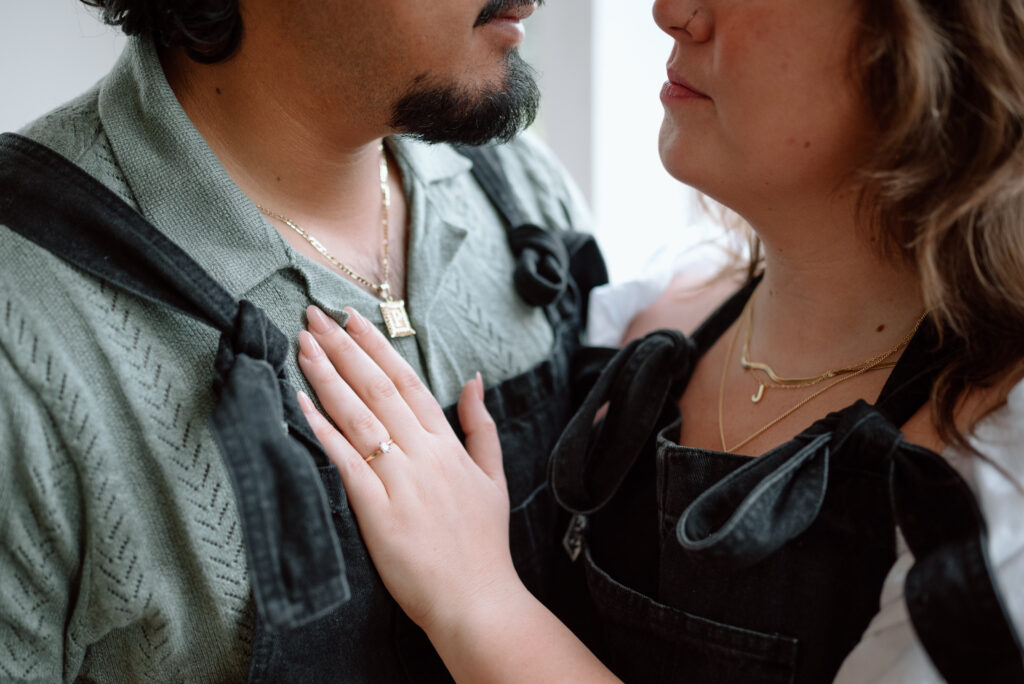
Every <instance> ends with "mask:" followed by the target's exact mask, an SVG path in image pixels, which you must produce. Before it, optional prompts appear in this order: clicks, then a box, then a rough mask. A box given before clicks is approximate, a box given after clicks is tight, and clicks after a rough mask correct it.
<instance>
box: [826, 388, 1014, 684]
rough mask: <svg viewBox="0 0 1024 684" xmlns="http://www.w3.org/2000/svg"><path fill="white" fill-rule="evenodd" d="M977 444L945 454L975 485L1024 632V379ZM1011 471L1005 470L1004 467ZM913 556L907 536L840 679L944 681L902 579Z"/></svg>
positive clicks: (1002, 584) (1008, 602)
mask: <svg viewBox="0 0 1024 684" xmlns="http://www.w3.org/2000/svg"><path fill="white" fill-rule="evenodd" d="M971 443H972V444H973V445H974V447H975V448H977V449H978V451H980V452H981V453H982V454H984V455H985V458H978V457H977V456H973V455H966V454H961V453H958V452H957V451H956V450H954V449H947V450H946V452H945V453H944V454H943V455H944V456H946V457H947V458H948V459H949V460H950V462H951V463H952V464H953V466H954V467H955V468H956V469H957V470H958V471H960V473H961V474H962V475H963V476H964V478H965V479H966V480H967V481H968V482H969V483H970V484H971V487H972V488H973V490H974V493H975V496H976V497H977V498H978V502H979V504H980V505H981V510H982V513H984V515H985V521H986V523H987V525H988V552H989V560H990V561H991V563H992V568H993V573H994V575H995V580H996V584H997V585H998V588H999V591H1000V593H1001V594H1002V597H1003V601H1004V604H1005V606H1006V608H1007V611H1008V612H1009V616H1010V620H1011V622H1012V623H1013V626H1014V628H1015V629H1016V630H1017V634H1018V635H1022V634H1024V491H1022V488H1024V382H1022V383H1020V384H1018V385H1017V386H1016V387H1015V388H1014V389H1013V390H1012V391H1011V392H1010V395H1009V397H1008V398H1007V403H1006V405H1005V406H1003V407H1002V408H1001V409H999V410H998V411H996V412H995V413H993V414H992V415H990V416H988V417H986V418H985V419H984V420H983V421H982V422H981V423H979V425H978V426H977V428H976V430H975V434H974V435H973V436H972V437H971ZM1001 471H1005V472H1001ZM912 564H913V557H912V556H911V554H910V552H909V551H908V550H907V548H906V544H905V543H904V542H903V539H902V537H901V538H900V539H899V556H898V558H897V560H896V563H895V565H894V566H893V568H892V570H891V571H890V572H889V575H888V576H887V577H886V579H885V583H884V585H883V588H882V596H881V605H880V610H879V612H878V614H877V615H875V617H874V619H873V620H872V621H871V624H869V625H868V628H867V630H866V631H865V632H864V636H863V637H862V639H861V641H860V643H859V644H857V646H856V647H855V648H854V649H853V651H852V652H851V653H850V655H849V656H847V658H846V660H845V662H843V665H842V667H841V668H840V670H839V674H838V675H837V676H836V679H835V681H836V682H837V683H840V684H853V683H854V682H856V683H858V684H859V683H861V682H885V683H889V682H892V683H896V682H915V683H917V682H923V683H930V682H941V681H943V680H942V677H941V676H940V675H939V674H938V672H936V670H935V668H934V667H933V666H932V663H931V660H929V658H928V655H927V654H926V653H925V651H924V648H923V647H922V646H921V643H920V642H919V641H918V640H917V637H916V636H915V634H914V629H913V626H912V625H911V623H910V617H909V615H908V614H907V607H906V603H905V602H904V600H903V582H904V579H905V578H906V575H907V571H908V570H909V569H910V566H911V565H912Z"/></svg>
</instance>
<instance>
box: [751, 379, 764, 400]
mask: <svg viewBox="0 0 1024 684" xmlns="http://www.w3.org/2000/svg"><path fill="white" fill-rule="evenodd" d="M763 397H764V385H762V384H761V383H757V392H755V393H754V394H752V395H750V401H752V402H754V403H755V404H756V403H758V402H760V401H761V399H762V398H763Z"/></svg>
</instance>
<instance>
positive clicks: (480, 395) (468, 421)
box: [459, 373, 506, 487]
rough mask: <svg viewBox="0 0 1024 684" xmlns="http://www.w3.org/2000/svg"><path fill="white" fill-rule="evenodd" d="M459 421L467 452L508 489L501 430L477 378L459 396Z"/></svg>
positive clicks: (488, 473) (482, 384)
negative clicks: (502, 463)
mask: <svg viewBox="0 0 1024 684" xmlns="http://www.w3.org/2000/svg"><path fill="white" fill-rule="evenodd" d="M459 422H460V423H461V424H462V430H463V432H465V433H466V451H468V452H469V455H470V456H471V457H472V458H473V461H475V462H476V464H477V465H478V466H479V467H480V469H481V470H483V471H484V472H485V473H487V476H488V477H490V478H491V479H492V480H494V481H495V482H496V483H498V484H500V485H501V486H502V487H505V486H506V485H505V470H504V468H502V465H501V442H499V441H498V428H497V426H496V425H495V424H494V419H493V418H491V414H490V413H488V412H487V407H486V406H484V383H483V380H482V379H481V378H480V374H479V373H477V374H476V377H475V378H473V379H472V380H470V381H469V382H467V383H466V384H465V385H463V386H462V394H461V395H460V396H459Z"/></svg>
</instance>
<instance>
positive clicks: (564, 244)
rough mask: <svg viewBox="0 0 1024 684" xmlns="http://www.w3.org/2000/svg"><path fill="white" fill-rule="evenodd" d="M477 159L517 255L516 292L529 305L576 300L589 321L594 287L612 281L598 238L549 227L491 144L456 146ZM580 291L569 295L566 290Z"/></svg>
mask: <svg viewBox="0 0 1024 684" xmlns="http://www.w3.org/2000/svg"><path fill="white" fill-rule="evenodd" d="M455 149H456V150H457V151H458V152H459V154H461V155H463V156H464V157H466V158H467V159H469V160H470V161H472V162H473V170H472V173H473V177H474V178H476V181H477V183H478V184H479V185H480V187H481V189H483V191H484V193H485V194H486V195H487V197H488V198H489V199H490V200H491V203H492V204H493V205H494V207H495V208H496V209H497V210H498V213H499V214H500V215H501V217H502V220H503V221H504V223H505V230H506V234H507V236H508V244H509V248H510V249H511V250H512V254H513V255H514V256H515V257H516V269H515V273H514V275H513V281H514V283H515V287H516V291H517V292H518V293H519V296H520V297H522V298H523V301H525V302H526V303H527V304H529V305H530V306H549V305H552V304H556V303H559V302H562V301H564V300H566V299H572V300H574V302H572V303H574V304H575V306H574V307H572V306H571V307H570V308H575V309H578V310H579V312H580V317H579V320H581V321H586V320H587V318H586V315H587V311H586V309H587V300H588V299H589V296H590V291H591V290H592V289H593V288H594V287H597V286H598V285H604V284H605V283H607V282H608V270H607V268H606V267H605V263H604V259H603V258H602V257H601V252H600V250H599V249H598V247H597V243H596V242H595V241H594V238H593V236H592V235H590V234H589V233H582V232H578V231H573V230H559V231H554V232H552V231H547V230H544V229H542V228H540V227H539V226H537V225H536V224H534V223H533V222H532V221H530V219H529V217H528V216H527V214H526V212H525V211H523V209H522V207H521V206H520V204H519V201H518V200H517V198H516V195H515V193H514V192H513V191H512V186H511V185H509V182H508V179H507V178H506V177H505V174H504V172H503V171H502V166H501V162H500V160H499V158H498V152H497V150H496V149H495V148H494V146H492V145H484V146H480V147H468V146H463V147H456V148H455ZM568 292H572V293H573V294H574V295H575V296H574V297H571V298H566V297H564V295H566V293H568Z"/></svg>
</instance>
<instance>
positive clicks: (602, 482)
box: [548, 330, 694, 514]
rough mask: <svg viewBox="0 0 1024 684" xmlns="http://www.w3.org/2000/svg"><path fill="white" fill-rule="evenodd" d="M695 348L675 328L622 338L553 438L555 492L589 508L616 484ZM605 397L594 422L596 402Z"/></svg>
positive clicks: (580, 509)
mask: <svg viewBox="0 0 1024 684" xmlns="http://www.w3.org/2000/svg"><path fill="white" fill-rule="evenodd" d="M693 356H694V348H693V345H692V344H691V343H690V341H689V340H688V339H687V338H686V337H685V336H684V335H683V334H682V333H680V332H678V331H674V330H658V331H656V332H653V333H651V334H650V335H647V336H646V337H643V338H641V339H638V340H634V341H633V342H630V343H629V344H628V345H626V346H625V347H624V348H623V349H622V350H621V351H620V352H619V353H618V354H617V355H616V356H615V357H614V358H613V359H612V360H611V362H610V363H609V364H608V365H607V366H605V368H604V370H603V371H602V372H601V375H600V376H599V377H598V379H597V382H595V383H594V387H593V389H592V390H591V391H590V394H589V395H587V398H586V399H585V400H584V402H583V404H582V405H581V406H580V409H579V410H578V411H577V412H576V415H575V416H573V418H572V420H570V421H569V425H568V426H567V427H566V429H565V432H563V433H562V436H561V437H560V438H559V440H558V443H557V444H555V448H554V451H553V453H552V455H551V460H550V462H549V465H548V468H549V472H548V478H549V481H550V482H551V486H552V489H553V491H554V494H555V498H556V499H557V500H558V502H559V503H560V504H561V505H562V506H563V507H564V508H567V509H568V510H570V511H573V512H574V513H582V514H586V513H592V512H593V511H596V510H598V509H600V508H601V507H603V506H604V505H605V504H606V503H607V502H608V501H609V500H610V499H611V498H612V496H614V494H615V492H616V491H618V489H619V487H620V486H621V484H622V481H623V480H624V479H625V477H626V475H627V474H628V473H629V471H630V469H631V468H632V467H633V463H634V462H635V461H636V459H637V457H638V456H639V455H640V452H641V451H642V450H643V448H644V445H645V443H646V441H647V439H645V436H650V435H651V434H652V433H653V432H654V429H655V427H656V424H657V421H658V418H659V416H660V415H661V413H662V407H663V406H664V405H665V402H666V399H667V398H668V397H669V395H670V394H671V395H672V396H677V395H678V393H679V386H680V383H682V382H684V381H685V380H686V379H687V378H689V375H690V371H691V365H692V360H693ZM605 403H607V404H608V414H607V417H606V418H605V419H604V420H602V421H601V423H599V424H598V425H597V426H595V425H594V420H595V418H596V417H597V412H598V410H599V409H600V408H601V407H602V406H603V405H604V404H605Z"/></svg>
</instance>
